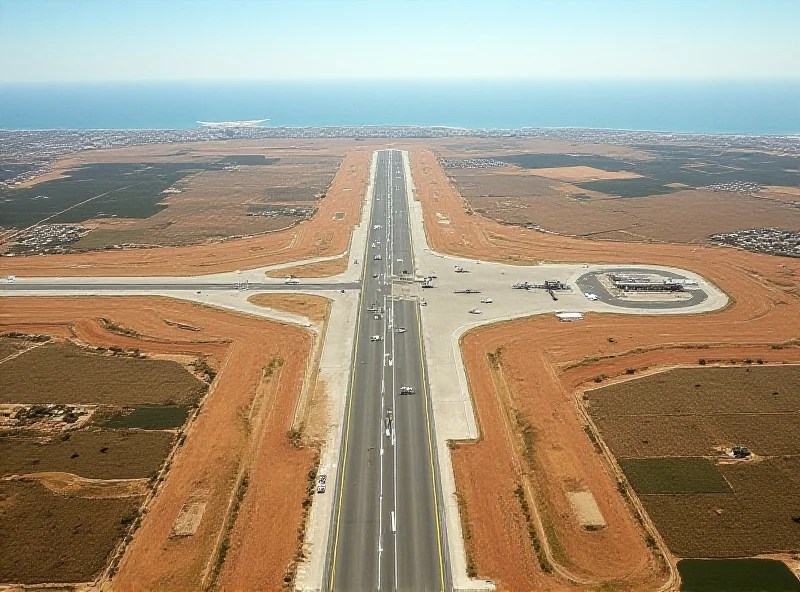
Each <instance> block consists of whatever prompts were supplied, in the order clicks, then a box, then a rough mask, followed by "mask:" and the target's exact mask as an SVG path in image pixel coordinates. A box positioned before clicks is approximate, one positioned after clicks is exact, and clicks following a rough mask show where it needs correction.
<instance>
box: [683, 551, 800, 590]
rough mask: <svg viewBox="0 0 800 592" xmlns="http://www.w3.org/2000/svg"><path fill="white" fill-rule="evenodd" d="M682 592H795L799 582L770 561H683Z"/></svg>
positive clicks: (781, 563) (783, 565)
mask: <svg viewBox="0 0 800 592" xmlns="http://www.w3.org/2000/svg"><path fill="white" fill-rule="evenodd" d="M678 573H680V575H681V590H682V592H796V591H798V590H800V580H798V579H797V577H796V576H795V575H794V574H793V573H792V571H791V570H790V569H789V567H788V566H787V565H786V564H785V563H783V562H782V561H776V560H774V559H716V560H710V559H683V560H682V561H679V562H678Z"/></svg>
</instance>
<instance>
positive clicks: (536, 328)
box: [411, 151, 800, 590]
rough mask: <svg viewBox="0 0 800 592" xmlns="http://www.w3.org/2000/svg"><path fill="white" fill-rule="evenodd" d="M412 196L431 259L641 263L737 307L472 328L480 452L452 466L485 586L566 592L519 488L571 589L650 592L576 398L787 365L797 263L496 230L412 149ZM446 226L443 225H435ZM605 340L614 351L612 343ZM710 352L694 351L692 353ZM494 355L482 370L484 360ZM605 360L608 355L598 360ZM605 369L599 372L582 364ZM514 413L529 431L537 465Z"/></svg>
mask: <svg viewBox="0 0 800 592" xmlns="http://www.w3.org/2000/svg"><path fill="white" fill-rule="evenodd" d="M411 164H412V170H413V174H414V182H415V185H416V190H417V197H418V199H420V200H421V201H422V203H423V206H424V208H423V211H424V218H425V228H426V234H427V236H428V241H429V243H430V245H431V248H433V249H435V250H437V251H440V252H443V253H448V254H453V255H459V256H464V257H477V258H480V259H485V260H496V261H502V262H515V263H519V264H535V263H537V262H539V261H570V262H584V261H585V262H589V261H592V262H620V263H622V262H626V263H629V262H639V263H651V264H657V265H673V266H676V267H680V268H684V269H690V270H692V271H694V272H697V273H700V274H701V275H703V276H705V277H707V278H709V279H711V280H712V281H714V282H715V283H716V284H717V285H718V286H719V287H720V288H722V289H723V290H725V291H726V292H727V293H728V294H729V295H730V296H731V297H732V300H733V303H732V304H731V305H730V306H728V307H727V308H726V309H724V310H723V311H720V312H718V313H713V314H706V315H702V316H694V317H679V316H676V317H669V318H665V317H655V316H643V317H634V316H620V315H589V316H587V317H586V319H585V320H584V321H582V322H580V323H559V322H557V321H556V320H555V319H553V318H552V317H534V318H529V319H524V320H519V321H515V322H510V323H501V324H498V325H493V326H490V327H486V328H482V329H477V330H474V331H472V332H470V333H469V334H467V336H466V337H465V338H464V340H463V355H464V358H465V363H466V365H467V369H468V372H469V380H470V386H471V392H472V395H473V398H474V402H475V406H476V412H477V415H478V418H479V423H480V427H481V438H480V439H479V441H478V442H476V443H460V444H458V446H457V449H456V450H453V454H452V458H453V464H454V469H455V474H456V482H457V485H458V489H459V492H460V494H461V495H462V496H463V501H464V504H465V507H466V514H467V516H468V520H469V527H470V530H471V538H470V539H469V541H468V542H467V546H468V549H469V552H470V553H471V554H472V555H473V557H474V559H475V562H476V564H477V567H478V573H479V575H480V576H481V577H489V578H492V579H495V580H496V581H497V583H498V588H499V589H508V590H527V589H532V588H534V589H553V588H561V587H564V584H563V579H560V580H556V579H555V578H554V577H553V576H549V575H547V574H545V573H543V572H542V570H541V569H540V567H539V565H538V562H537V559H536V556H535V554H534V553H533V547H532V543H531V541H530V538H529V537H528V532H527V523H526V520H525V517H524V514H523V513H522V510H521V507H520V504H519V502H518V500H517V497H516V495H515V493H514V489H515V488H516V486H517V484H520V483H522V484H524V485H525V486H527V492H528V495H529V497H530V498H532V499H535V500H536V509H537V510H538V512H539V514H540V515H541V517H542V522H543V525H544V530H545V531H549V533H550V536H549V537H548V540H549V541H550V543H551V551H552V554H553V556H554V558H555V559H556V561H557V562H558V563H559V564H561V565H562V566H564V567H565V568H566V570H567V571H569V572H570V573H572V574H574V575H576V576H577V577H578V578H579V579H581V580H586V581H596V582H600V581H603V582H609V581H613V582H619V583H621V584H624V587H630V588H633V589H642V588H646V589H653V588H654V587H656V586H657V584H658V583H659V582H663V581H664V580H665V579H666V575H665V572H664V570H663V567H662V566H659V564H658V563H657V561H656V560H655V559H654V557H653V555H652V553H651V551H650V549H649V548H648V547H647V545H646V544H645V541H644V537H643V532H642V530H641V528H640V527H639V525H638V524H637V522H636V520H635V517H634V514H633V511H632V510H631V509H630V507H629V506H628V505H627V504H626V503H625V501H624V500H623V498H622V497H621V496H620V495H619V493H618V492H617V487H616V481H615V478H614V477H613V474H614V473H613V469H612V467H611V465H609V464H608V463H607V462H606V461H604V460H603V457H602V456H601V455H598V454H597V453H595V452H594V449H593V446H592V444H591V442H590V441H589V439H588V438H587V437H586V435H585V433H584V431H583V425H584V421H585V420H584V419H583V415H582V413H581V412H580V409H579V407H578V406H577V405H576V403H575V399H574V396H573V395H574V393H575V391H576V390H577V389H579V388H580V386H581V385H582V384H584V383H586V382H587V381H591V383H590V384H592V385H594V386H596V383H594V381H593V379H594V378H595V377H597V376H599V375H601V374H607V375H608V376H610V377H613V376H616V375H624V374H625V371H626V369H627V368H637V369H642V368H645V367H647V368H654V367H663V366H671V365H676V364H686V363H697V361H698V359H699V358H705V359H707V360H714V359H720V360H726V361H727V360H729V359H730V358H739V359H742V358H743V357H749V358H753V359H756V358H762V359H763V360H765V361H767V362H773V361H774V362H780V361H796V360H798V359H800V348H798V347H797V346H796V345H791V346H789V347H784V348H783V349H773V348H772V347H771V346H772V345H779V344H781V343H785V342H787V341H788V340H791V339H796V338H797V336H798V334H800V315H798V314H797V310H798V305H800V289H799V287H798V279H799V278H800V262H796V261H793V260H790V259H784V258H778V257H769V256H765V255H758V254H752V253H746V252H743V251H738V250H732V249H724V250H723V249H721V248H703V247H696V248H694V247H690V246H679V245H652V244H644V245H642V244H625V243H616V244H609V243H602V242H595V241H588V240H577V239H570V238H564V237H559V236H556V235H545V234H541V233H537V232H531V231H525V230H520V229H518V228H511V227H505V226H502V225H500V224H497V223H495V222H493V221H491V220H487V219H484V218H482V217H479V216H475V215H472V216H470V215H468V214H467V213H466V208H465V205H464V203H463V200H462V199H461V196H460V195H459V194H458V192H457V191H456V190H455V189H454V188H453V186H452V185H451V184H450V182H449V180H448V179H447V177H446V176H445V175H444V173H443V172H442V171H441V169H440V167H439V166H438V163H437V162H436V160H435V158H434V156H433V154H432V153H430V152H427V151H413V152H412V153H411ZM442 219H447V220H448V221H449V222H450V223H449V224H442V223H441V220H442ZM609 338H613V342H612V341H610V340H609ZM706 346H708V349H696V348H699V347H702V348H705V347H706ZM498 348H502V350H501V352H502V353H501V355H500V365H499V368H498V369H497V370H494V371H493V370H492V368H491V366H490V364H489V361H488V358H487V353H496V352H497V351H498ZM608 356H610V357H608ZM594 358H601V359H599V360H597V361H594V362H590V361H588V360H591V359H594ZM516 413H519V414H520V417H522V418H523V419H526V420H527V421H529V422H530V424H531V426H532V427H533V429H534V433H535V438H534V442H535V443H534V446H533V448H534V455H533V462H532V463H528V462H526V460H525V459H524V458H523V457H522V452H523V450H524V447H523V446H522V444H521V442H522V439H521V438H520V435H519V429H518V427H517V424H516V417H517V416H516ZM578 490H589V491H591V492H592V494H593V495H594V497H595V499H596V501H597V504H598V507H599V509H600V511H601V513H602V515H603V517H604V518H605V520H606V521H607V523H608V526H607V527H606V528H604V529H601V530H597V531H587V530H585V529H583V528H581V527H580V524H579V523H578V521H577V519H576V518H574V517H573V514H574V512H573V511H572V510H571V508H570V506H569V501H568V495H567V494H568V493H569V492H571V491H578Z"/></svg>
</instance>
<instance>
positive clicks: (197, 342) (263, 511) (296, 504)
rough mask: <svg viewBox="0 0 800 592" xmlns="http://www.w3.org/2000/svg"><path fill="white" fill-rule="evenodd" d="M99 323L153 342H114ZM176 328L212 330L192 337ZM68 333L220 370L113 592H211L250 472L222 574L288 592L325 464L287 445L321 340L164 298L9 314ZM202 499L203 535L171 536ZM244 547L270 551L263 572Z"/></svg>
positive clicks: (4, 319)
mask: <svg viewBox="0 0 800 592" xmlns="http://www.w3.org/2000/svg"><path fill="white" fill-rule="evenodd" d="M100 316H103V317H106V318H109V319H114V321H115V322H116V323H118V324H119V325H121V326H124V327H126V328H128V329H131V330H134V331H136V332H137V333H138V334H139V335H140V336H147V338H141V337H133V336H126V335H120V334H117V333H113V332H111V331H109V330H108V329H106V328H104V327H103V326H102V325H101V323H100V322H99V321H98V318H99V317H100ZM165 319H169V320H170V321H172V322H180V323H187V324H191V325H193V326H198V327H200V328H201V330H200V331H199V332H190V333H188V334H187V331H184V330H181V329H180V328H178V327H176V326H174V325H168V324H166V323H165V322H164V321H165ZM64 327H67V328H69V332H70V333H73V334H74V335H75V336H77V338H79V339H80V340H81V341H82V342H84V343H88V344H91V345H94V346H103V347H109V346H111V345H115V346H120V347H126V348H128V347H138V348H140V349H141V351H142V352H144V353H146V354H156V353H158V354H175V353H180V354H183V355H193V356H204V357H205V358H206V359H207V360H208V362H209V364H211V365H212V366H214V367H215V368H217V369H218V371H219V373H218V374H217V377H216V380H215V382H214V384H213V385H212V387H211V389H210V391H209V394H208V395H207V396H206V398H205V400H204V402H203V405H202V407H201V409H200V413H199V415H198V417H197V418H196V419H195V420H194V421H193V422H192V423H191V424H190V427H189V429H188V430H187V432H186V434H187V438H186V441H185V443H184V445H183V446H182V447H181V448H179V449H178V453H177V455H176V456H175V457H174V459H172V460H171V461H170V469H169V472H168V474H167V477H166V480H165V481H164V483H163V484H162V485H161V487H160V489H159V493H158V495H156V497H155V498H154V500H153V501H152V503H151V504H149V506H148V512H147V514H146V516H145V518H144V519H143V521H142V524H141V527H140V528H139V529H138V530H137V532H136V534H135V536H134V538H133V540H132V541H131V543H130V544H129V545H128V547H127V549H126V552H125V555H124V557H123V559H122V561H121V563H120V565H119V572H118V573H117V574H116V576H115V577H114V580H113V586H114V589H117V590H152V589H165V588H168V589H198V588H200V587H201V585H202V582H203V581H204V578H205V577H206V575H207V574H209V573H210V571H211V570H210V568H211V567H212V566H213V565H214V564H215V563H216V561H217V553H218V549H219V545H220V544H221V542H222V540H223V538H225V536H227V535H226V532H228V530H229V529H230V524H229V520H228V509H229V508H230V502H231V500H233V499H234V498H235V494H236V490H237V485H238V476H240V475H242V474H243V473H247V474H249V488H248V489H247V491H248V493H247V494H246V495H245V497H244V499H243V501H242V506H241V509H240V511H239V517H238V519H237V520H236V521H235V523H233V525H232V530H231V531H230V533H229V536H230V540H231V551H230V553H229V554H228V557H227V559H226V561H225V563H224V570H225V571H224V572H223V576H225V574H227V573H230V574H232V575H231V578H232V579H231V580H230V581H235V582H236V587H237V588H239V587H241V588H243V589H244V588H246V589H254V588H257V587H260V588H265V589H280V587H281V585H282V583H283V574H284V570H285V569H286V568H287V566H289V564H290V562H291V561H292V558H293V556H294V555H295V552H296V550H297V549H298V547H299V543H298V538H297V537H298V529H299V528H300V524H301V518H302V516H303V508H302V505H301V502H302V501H303V499H304V498H305V495H306V479H307V474H308V471H309V470H310V469H311V468H312V466H313V461H314V458H315V451H313V450H311V449H306V448H297V447H295V446H294V445H293V443H292V441H291V440H290V439H289V438H288V437H287V432H288V431H289V428H290V426H291V424H292V421H293V411H294V408H295V405H296V402H297V396H298V394H299V391H300V385H301V384H302V380H303V376H304V374H305V371H306V361H307V356H308V355H309V352H310V348H311V337H310V335H309V334H308V333H307V332H305V331H304V330H302V329H299V328H296V327H290V326H286V325H281V324H278V323H273V322H267V321H263V320H260V319H257V318H255V317H250V316H245V315H236V314H231V313H228V312H223V311H218V310H215V309H210V308H205V307H201V306H197V305H190V304H186V303H181V302H177V301H172V300H167V299H155V298H150V299H148V298H19V299H15V300H14V308H13V312H12V311H11V310H9V309H8V308H7V309H6V310H4V311H3V312H2V313H0V330H4V331H12V330H13V331H25V332H32V333H37V332H38V333H63V332H64ZM198 497H200V498H202V500H203V501H204V502H205V503H206V506H205V512H204V513H203V515H202V517H201V519H200V521H199V524H198V525H197V526H198V528H197V530H196V532H195V533H194V534H193V535H191V536H183V537H178V538H175V537H172V536H171V532H172V528H173V525H174V524H175V523H176V520H177V518H178V516H179V514H180V512H181V509H182V508H183V506H184V505H185V504H186V503H187V501H189V500H190V499H198ZM137 505H138V504H137ZM265 532H269V536H264V533H265ZM251 539H257V540H253V541H251ZM239 546H241V547H243V548H245V549H248V548H257V549H258V550H259V552H260V555H259V560H258V565H257V566H256V565H250V564H249V563H248V562H249V560H250V558H249V557H247V556H245V555H243V554H241V553H237V552H236V549H237V548H238V547H239ZM104 556H105V555H104ZM239 561H241V562H242V565H241V566H239ZM251 569H257V571H255V572H253V571H249V570H251ZM226 577H227V576H226ZM225 581H228V580H225Z"/></svg>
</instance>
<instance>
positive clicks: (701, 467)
mask: <svg viewBox="0 0 800 592" xmlns="http://www.w3.org/2000/svg"><path fill="white" fill-rule="evenodd" d="M619 464H620V467H622V470H623V472H624V473H625V477H626V478H627V479H628V482H629V483H630V484H631V486H632V487H633V489H634V490H635V491H636V493H638V494H639V495H650V494H670V493H730V492H732V491H733V490H732V489H731V486H730V485H728V482H727V481H726V480H725V477H723V475H722V473H720V472H719V470H717V467H715V466H714V463H713V462H711V461H710V460H708V459H705V458H692V457H677V458H623V459H620V461H619Z"/></svg>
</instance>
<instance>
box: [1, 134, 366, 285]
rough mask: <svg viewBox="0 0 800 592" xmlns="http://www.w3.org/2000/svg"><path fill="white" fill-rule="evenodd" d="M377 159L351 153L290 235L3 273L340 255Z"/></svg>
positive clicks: (121, 271) (205, 270) (200, 267)
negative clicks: (313, 211) (308, 216)
mask: <svg viewBox="0 0 800 592" xmlns="http://www.w3.org/2000/svg"><path fill="white" fill-rule="evenodd" d="M129 158H130V157H129ZM371 158H372V150H371V149H368V148H361V147H359V148H355V149H353V150H351V151H350V152H348V153H347V155H346V156H345V159H344V161H343V162H342V165H341V167H340V168H339V171H338V172H337V173H336V176H335V177H334V179H333V183H332V184H331V187H330V189H329V190H328V193H327V197H325V199H323V200H322V201H321V202H320V204H319V210H318V212H317V214H316V215H315V216H314V218H313V219H312V220H310V221H307V222H302V223H301V224H299V225H297V226H295V227H293V228H291V229H289V230H286V231H280V232H275V233H272V234H265V235H261V236H257V237H253V238H246V239H239V240H232V241H229V242H227V243H219V242H217V243H207V244H202V245H195V246H186V247H162V248H157V249H132V250H127V251H99V252H90V253H77V254H72V255H49V256H45V257H14V258H11V257H3V258H0V270H1V273H2V274H3V275H8V274H15V275H18V276H20V277H24V276H85V275H93V276H143V275H200V274H209V273H219V272H224V271H233V270H236V269H252V268H254V267H260V266H264V265H271V264H278V263H285V262H289V261H297V260H300V259H305V258H310V257H322V256H331V255H339V254H342V253H344V252H345V251H346V250H347V248H348V246H349V242H350V235H351V233H352V229H353V226H354V225H356V224H358V222H359V220H360V218H361V203H362V201H363V198H364V192H365V191H366V187H367V183H368V181H369V167H370V162H371ZM345 264H346V262H345Z"/></svg>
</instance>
